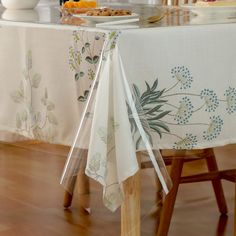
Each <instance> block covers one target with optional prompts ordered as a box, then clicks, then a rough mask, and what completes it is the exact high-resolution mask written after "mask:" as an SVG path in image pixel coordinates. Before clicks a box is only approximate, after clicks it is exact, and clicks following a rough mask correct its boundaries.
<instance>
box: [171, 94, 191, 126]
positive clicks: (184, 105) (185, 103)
mask: <svg viewBox="0 0 236 236" xmlns="http://www.w3.org/2000/svg"><path fill="white" fill-rule="evenodd" d="M179 104H180V105H179V108H178V110H177V112H176V114H175V118H174V120H176V121H177V123H178V124H186V123H188V121H189V118H190V117H191V116H192V114H193V105H192V102H191V100H190V99H189V98H188V97H183V98H182V100H181V101H180V102H179Z"/></svg>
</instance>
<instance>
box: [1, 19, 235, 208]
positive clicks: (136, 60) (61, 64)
mask: <svg viewBox="0 0 236 236" xmlns="http://www.w3.org/2000/svg"><path fill="white" fill-rule="evenodd" d="M59 39H60V40H59ZM235 41H236V25H235V24H221V25H220V24H219V25H208V26H207V25H205V26H204V25H203V26H188V27H184V26H183V27H163V28H152V29H131V30H121V31H113V30H97V31H96V30H94V29H92V30H91V29H89V28H88V29H84V28H78V30H76V31H72V30H69V29H68V30H60V29H59V30H56V29H43V28H42V29H41V28H37V29H36V28H33V27H29V28H27V27H15V26H4V27H1V28H0V42H1V43H0V51H1V54H0V72H1V74H0V80H1V87H0V90H1V92H0V100H1V114H0V128H1V131H7V132H11V133H17V134H19V135H20V136H21V137H26V138H30V139H40V140H44V141H48V142H51V143H60V144H67V145H68V144H69V145H71V144H72V149H71V152H70V154H69V157H68V161H67V163H66V166H65V170H64V172H63V176H62V181H61V183H62V184H63V185H65V186H66V187H67V188H68V189H69V188H70V187H71V184H72V181H73V180H72V179H73V177H74V175H76V174H77V172H78V168H79V167H80V161H81V158H82V157H83V155H84V154H85V153H87V152H85V151H84V150H87V149H88V161H87V166H86V174H87V175H88V176H90V177H91V178H93V179H95V180H97V181H98V182H100V183H101V184H102V185H103V187H104V193H103V199H104V204H105V205H106V206H107V207H108V208H109V209H110V210H112V211H114V210H116V209H117V207H119V206H120V204H121V203H122V199H123V190H122V183H123V181H124V180H126V179H127V178H128V177H130V176H132V175H134V174H135V173H136V172H137V171H138V169H139V167H138V163H137V160H136V151H137V150H145V151H147V153H148V156H149V157H150V159H151V161H152V163H153V166H154V168H155V170H156V172H157V175H158V177H159V179H160V182H161V184H162V187H163V189H164V191H165V192H166V193H167V192H168V191H169V189H170V187H171V181H170V179H169V177H168V173H167V171H166V169H165V166H164V163H163V160H162V158H161V155H160V153H159V152H158V151H157V152H155V155H154V152H153V150H154V149H167V148H168V149H198V148H206V147H215V146H220V145H225V144H229V143H235V141H236V124H235V120H236V66H235V61H236V46H235ZM78 125H79V126H78ZM74 137H75V138H74ZM1 139H4V137H2V136H1ZM73 139H74V143H73V142H72V141H73Z"/></svg>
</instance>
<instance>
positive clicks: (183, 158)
mask: <svg viewBox="0 0 236 236" xmlns="http://www.w3.org/2000/svg"><path fill="white" fill-rule="evenodd" d="M163 158H164V161H165V164H166V165H171V170H170V177H171V179H172V182H173V187H172V189H171V191H170V193H169V194H168V195H167V196H166V198H165V200H164V202H163V206H162V210H161V215H160V221H159V222H158V224H159V226H158V232H157V236H166V235H168V231H169V226H170V222H171V218H172V214H173V210H174V205H175V201H176V196H177V192H178V188H179V185H180V184H181V183H194V182H202V181H211V182H212V186H213V189H214V192H215V197H216V201H217V205H218V208H219V211H220V213H221V214H227V205H226V200H225V196H224V192H223V188H222V184H221V180H220V179H219V178H214V176H213V177H212V175H210V173H211V172H214V173H219V171H218V166H217V162H216V158H215V155H214V151H213V149H212V148H209V149H203V150H194V151H191V152H187V151H175V152H172V155H165V153H164V152H163ZM199 159H205V160H206V164H207V167H208V170H209V173H202V174H199V175H189V176H184V177H182V176H181V174H182V169H183V165H184V163H186V162H189V161H196V160H199ZM141 167H142V168H149V167H151V163H150V162H147V163H141ZM202 175H204V178H202Z"/></svg>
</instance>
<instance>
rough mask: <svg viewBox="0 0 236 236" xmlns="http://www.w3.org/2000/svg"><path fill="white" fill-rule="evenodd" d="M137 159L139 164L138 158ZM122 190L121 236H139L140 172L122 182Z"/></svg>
mask: <svg viewBox="0 0 236 236" xmlns="http://www.w3.org/2000/svg"><path fill="white" fill-rule="evenodd" d="M138 155H139V154H138ZM137 158H138V161H139V163H140V158H139V156H138V157H137ZM123 188H124V195H125V196H124V202H123V204H122V206H121V236H140V234H141V227H140V223H141V222H140V212H141V210H140V170H139V171H138V172H137V173H136V174H135V175H134V176H131V177H130V178H128V179H127V180H126V181H125V182H124V184H123Z"/></svg>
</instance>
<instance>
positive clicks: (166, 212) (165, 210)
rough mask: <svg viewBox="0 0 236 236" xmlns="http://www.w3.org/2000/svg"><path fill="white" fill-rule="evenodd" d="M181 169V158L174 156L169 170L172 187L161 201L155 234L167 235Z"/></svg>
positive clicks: (159, 235) (158, 235)
mask: <svg viewBox="0 0 236 236" xmlns="http://www.w3.org/2000/svg"><path fill="white" fill-rule="evenodd" d="M182 169H183V159H182V158H174V159H173V161H172V165H171V172H170V177H171V179H172V181H173V187H172V189H171V191H170V192H169V194H168V195H167V196H166V198H165V201H164V203H163V207H162V211H161V217H160V223H159V227H158V231H157V236H167V235H168V231H169V226H170V222H171V217H172V213H173V210H174V205H175V200H176V195H177V192H178V188H179V184H180V178H181V173H182Z"/></svg>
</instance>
